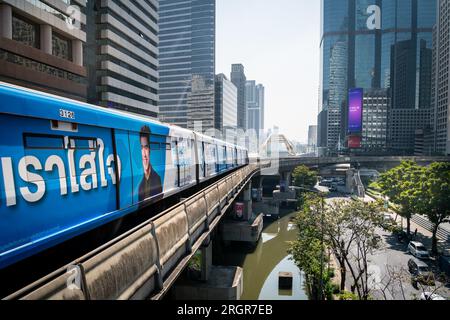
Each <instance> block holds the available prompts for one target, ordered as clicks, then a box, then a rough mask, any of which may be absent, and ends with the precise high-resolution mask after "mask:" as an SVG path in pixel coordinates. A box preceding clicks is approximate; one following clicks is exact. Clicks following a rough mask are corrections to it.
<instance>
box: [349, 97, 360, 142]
mask: <svg viewBox="0 0 450 320" xmlns="http://www.w3.org/2000/svg"><path fill="white" fill-rule="evenodd" d="M362 115H363V89H361V88H354V89H350V90H349V93H348V133H350V134H355V133H361V132H362Z"/></svg>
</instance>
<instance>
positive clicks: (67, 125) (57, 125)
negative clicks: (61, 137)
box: [50, 120, 78, 132]
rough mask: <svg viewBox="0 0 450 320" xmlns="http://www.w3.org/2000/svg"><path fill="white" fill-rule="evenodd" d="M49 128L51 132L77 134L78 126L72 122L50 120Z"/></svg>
mask: <svg viewBox="0 0 450 320" xmlns="http://www.w3.org/2000/svg"><path fill="white" fill-rule="evenodd" d="M50 124H51V125H50V127H51V129H52V130H58V131H68V132H78V124H77V123H73V122H64V121H57V120H50Z"/></svg>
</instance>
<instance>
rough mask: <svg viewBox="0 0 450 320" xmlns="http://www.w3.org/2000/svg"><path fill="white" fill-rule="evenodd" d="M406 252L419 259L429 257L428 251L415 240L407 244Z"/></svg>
mask: <svg viewBox="0 0 450 320" xmlns="http://www.w3.org/2000/svg"><path fill="white" fill-rule="evenodd" d="M408 252H409V253H411V254H412V255H413V256H414V257H416V258H419V259H430V253H429V252H428V250H427V248H425V246H424V245H423V244H422V243H420V242H417V241H411V242H410V243H409V244H408Z"/></svg>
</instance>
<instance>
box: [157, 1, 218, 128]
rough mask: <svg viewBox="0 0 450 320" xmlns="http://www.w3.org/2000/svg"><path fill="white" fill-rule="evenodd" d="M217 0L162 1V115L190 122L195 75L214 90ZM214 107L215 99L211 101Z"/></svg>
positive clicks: (173, 120) (171, 120) (179, 122)
mask: <svg viewBox="0 0 450 320" xmlns="http://www.w3.org/2000/svg"><path fill="white" fill-rule="evenodd" d="M215 5H216V4H215V0H188V1H186V0H160V1H159V22H158V25H159V92H158V93H159V118H160V120H162V121H164V122H168V123H172V124H177V125H180V126H182V127H187V123H188V100H189V98H190V95H191V93H192V81H193V79H199V77H201V78H202V81H204V84H205V85H206V86H207V87H208V88H210V89H211V90H212V91H213V92H214V78H215V24H216V22H215ZM208 103H209V104H210V105H211V109H214V99H212V100H211V101H210V102H208Z"/></svg>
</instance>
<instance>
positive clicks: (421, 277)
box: [408, 258, 434, 286]
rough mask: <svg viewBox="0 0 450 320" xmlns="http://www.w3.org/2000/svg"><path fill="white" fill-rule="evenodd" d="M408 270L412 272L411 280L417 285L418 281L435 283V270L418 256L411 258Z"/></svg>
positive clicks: (429, 283) (426, 283) (427, 283)
mask: <svg viewBox="0 0 450 320" xmlns="http://www.w3.org/2000/svg"><path fill="white" fill-rule="evenodd" d="M408 271H409V273H410V274H411V282H412V283H413V285H414V286H416V285H417V283H418V282H420V283H422V284H425V285H433V284H434V275H433V272H431V269H430V267H429V266H428V265H427V264H426V263H425V262H423V261H421V260H418V259H416V258H411V259H409V260H408Z"/></svg>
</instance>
